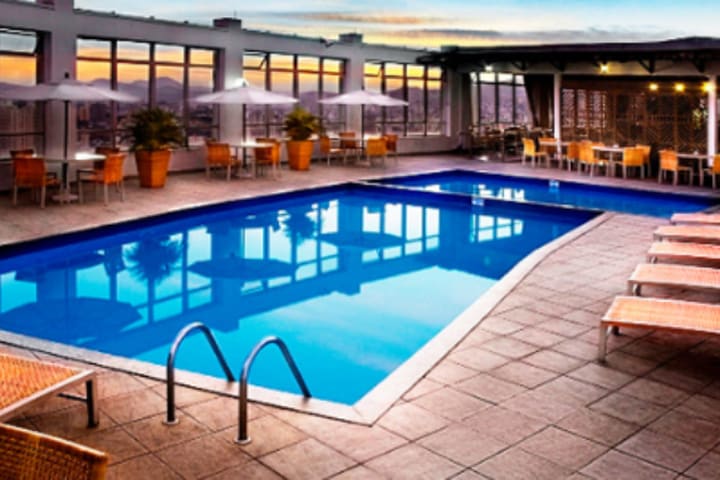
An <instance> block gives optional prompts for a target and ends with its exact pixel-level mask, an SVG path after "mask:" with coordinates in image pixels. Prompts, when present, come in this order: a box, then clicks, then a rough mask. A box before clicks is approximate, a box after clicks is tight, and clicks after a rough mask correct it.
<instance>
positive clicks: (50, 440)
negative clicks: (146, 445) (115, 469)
mask: <svg viewBox="0 0 720 480" xmlns="http://www.w3.org/2000/svg"><path fill="white" fill-rule="evenodd" d="M107 464H108V456H107V454H105V453H103V452H100V451H98V450H94V449H92V448H88V447H85V446H83V445H79V444H77V443H74V442H69V441H67V440H63V439H61V438H57V437H53V436H50V435H45V434H42V433H37V432H33V431H30V430H25V429H24V428H19V427H15V426H11V425H2V424H0V478H7V479H31V478H57V479H63V480H101V479H103V478H105V472H106V470H107Z"/></svg>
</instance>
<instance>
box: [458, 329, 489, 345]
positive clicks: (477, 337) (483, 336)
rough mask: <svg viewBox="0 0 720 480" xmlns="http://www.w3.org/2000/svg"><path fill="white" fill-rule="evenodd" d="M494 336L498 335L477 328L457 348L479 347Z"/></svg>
mask: <svg viewBox="0 0 720 480" xmlns="http://www.w3.org/2000/svg"><path fill="white" fill-rule="evenodd" d="M493 338H497V335H496V334H494V333H490V332H488V331H487V330H483V329H481V328H475V329H474V330H473V331H472V332H470V333H469V334H468V336H467V337H465V338H464V339H463V341H462V342H460V343H459V344H458V346H457V347H456V348H455V349H456V350H462V349H463V348H467V347H478V346H480V345H482V344H483V343H485V342H487V341H488V340H492V339H493Z"/></svg>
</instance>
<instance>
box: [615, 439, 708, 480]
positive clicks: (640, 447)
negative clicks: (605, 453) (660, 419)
mask: <svg viewBox="0 0 720 480" xmlns="http://www.w3.org/2000/svg"><path fill="white" fill-rule="evenodd" d="M616 448H617V449H618V450H620V451H622V452H625V453H628V454H630V455H634V456H636V457H639V458H642V459H643V460H646V461H648V462H652V463H655V464H657V465H662V466H663V467H665V468H668V469H670V470H674V471H676V472H683V471H685V469H687V468H688V467H689V466H690V465H692V464H693V463H695V462H696V461H697V460H698V459H699V458H700V457H702V456H703V455H704V454H705V452H706V451H707V450H706V449H703V448H698V447H693V446H692V445H690V444H687V443H685V442H681V441H680V440H675V439H674V438H671V437H668V436H666V435H662V434H659V433H656V432H653V431H650V430H642V431H640V432H638V433H636V434H635V435H633V436H632V437H630V438H628V439H627V440H625V441H624V442H623V443H621V444H620V445H618V446H617V447H616Z"/></svg>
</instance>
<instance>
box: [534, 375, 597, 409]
mask: <svg viewBox="0 0 720 480" xmlns="http://www.w3.org/2000/svg"><path fill="white" fill-rule="evenodd" d="M535 391H536V392H538V393H542V394H545V395H548V396H551V397H554V398H556V399H558V400H559V401H562V402H564V403H567V404H570V405H574V406H584V405H587V404H589V403H592V402H594V401H596V400H598V399H599V398H601V397H604V396H605V395H607V394H608V391H607V390H606V389H604V388H602V387H598V386H597V385H592V384H590V383H585V382H581V381H580V380H576V379H574V378H570V377H565V376H563V377H557V378H555V379H553V380H550V381H549V382H547V383H545V384H544V385H541V386H539V387H538V388H536V389H535Z"/></svg>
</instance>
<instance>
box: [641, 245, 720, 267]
mask: <svg viewBox="0 0 720 480" xmlns="http://www.w3.org/2000/svg"><path fill="white" fill-rule="evenodd" d="M647 259H648V262H652V263H654V262H658V261H673V262H692V263H696V262H703V263H706V262H711V263H712V262H720V245H712V244H708V243H691V242H654V243H653V244H652V245H650V250H648V253H647Z"/></svg>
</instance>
